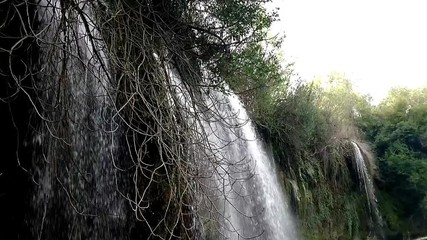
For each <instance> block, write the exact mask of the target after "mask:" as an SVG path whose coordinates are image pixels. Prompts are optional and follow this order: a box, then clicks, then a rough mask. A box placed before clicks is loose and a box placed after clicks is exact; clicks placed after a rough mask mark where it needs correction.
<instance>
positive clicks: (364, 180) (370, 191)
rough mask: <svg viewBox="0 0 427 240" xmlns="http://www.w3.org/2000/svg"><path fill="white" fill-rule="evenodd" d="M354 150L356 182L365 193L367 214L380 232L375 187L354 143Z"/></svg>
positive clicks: (379, 216)
mask: <svg viewBox="0 0 427 240" xmlns="http://www.w3.org/2000/svg"><path fill="white" fill-rule="evenodd" d="M351 144H352V145H353V148H354V158H355V161H356V170H357V174H358V180H359V183H360V188H361V189H362V190H363V191H364V192H365V195H366V200H367V202H366V205H367V206H368V210H369V214H370V215H371V218H372V220H373V223H374V224H375V225H376V226H375V227H377V228H378V230H379V231H381V228H382V217H381V214H380V212H379V209H378V204H377V202H378V200H377V197H376V196H375V187H374V184H373V182H372V179H371V175H370V173H369V171H368V168H367V166H366V163H365V158H364V157H363V154H362V151H361V149H360V147H359V145H358V144H357V143H355V142H351Z"/></svg>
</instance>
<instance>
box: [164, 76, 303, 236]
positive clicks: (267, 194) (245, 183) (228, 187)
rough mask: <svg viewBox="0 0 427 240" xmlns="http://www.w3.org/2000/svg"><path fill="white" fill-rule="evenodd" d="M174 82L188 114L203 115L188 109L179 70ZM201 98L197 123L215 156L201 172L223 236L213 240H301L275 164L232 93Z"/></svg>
mask: <svg viewBox="0 0 427 240" xmlns="http://www.w3.org/2000/svg"><path fill="white" fill-rule="evenodd" d="M169 76H170V78H171V82H172V84H174V85H175V86H176V90H175V91H176V93H177V94H178V95H179V98H180V102H181V104H182V105H183V106H184V107H186V108H189V109H188V110H187V111H188V112H191V113H194V112H198V111H200V109H195V107H193V106H192V105H191V106H189V105H188V103H189V102H191V98H190V96H189V94H188V93H187V92H186V91H185V90H182V89H183V87H182V86H183V83H182V82H181V80H180V78H179V76H178V74H177V73H176V71H175V70H174V69H170V71H169ZM202 95H203V96H202V98H203V99H204V106H205V107H207V110H205V111H203V114H201V115H200V116H199V118H198V119H196V121H197V120H199V124H198V127H199V128H200V129H199V131H203V132H204V134H205V135H206V136H207V138H206V139H205V141H206V145H207V146H209V147H208V148H209V152H210V154H209V152H208V156H207V157H206V158H205V159H204V160H203V163H202V164H201V167H200V168H202V169H203V170H205V171H207V172H208V173H205V174H208V175H209V174H210V177H209V180H208V182H209V181H210V182H209V183H207V186H209V189H208V190H207V191H211V192H213V193H212V196H214V197H212V198H210V199H209V202H211V201H214V202H215V205H216V209H217V211H218V214H219V216H220V217H219V219H218V223H217V224H218V225H220V226H219V227H217V228H219V229H220V230H219V232H220V234H219V235H216V236H215V237H212V236H210V237H209V236H208V239H211V238H218V239H248V238H249V239H253V238H255V239H277V240H286V239H297V234H296V230H295V226H294V222H293V219H292V217H291V215H290V213H289V208H288V206H287V202H286V200H285V197H284V195H283V192H282V191H281V186H280V184H279V181H278V179H277V176H276V172H275V167H274V164H273V161H272V159H271V157H270V156H269V155H268V154H267V152H266V151H265V149H264V147H263V143H262V142H261V141H260V140H259V139H258V138H257V136H256V133H255V129H254V127H253V125H252V122H251V121H250V119H249V117H248V115H247V112H246V110H245V108H244V107H243V104H242V103H241V102H240V100H239V99H238V97H237V96H236V95H235V94H233V93H228V94H224V93H222V92H218V91H215V90H213V91H209V92H208V93H204V94H202ZM196 108H197V107H196ZM190 119H191V121H193V122H194V121H195V119H192V117H190ZM207 231H209V230H207ZM207 234H208V235H209V233H207Z"/></svg>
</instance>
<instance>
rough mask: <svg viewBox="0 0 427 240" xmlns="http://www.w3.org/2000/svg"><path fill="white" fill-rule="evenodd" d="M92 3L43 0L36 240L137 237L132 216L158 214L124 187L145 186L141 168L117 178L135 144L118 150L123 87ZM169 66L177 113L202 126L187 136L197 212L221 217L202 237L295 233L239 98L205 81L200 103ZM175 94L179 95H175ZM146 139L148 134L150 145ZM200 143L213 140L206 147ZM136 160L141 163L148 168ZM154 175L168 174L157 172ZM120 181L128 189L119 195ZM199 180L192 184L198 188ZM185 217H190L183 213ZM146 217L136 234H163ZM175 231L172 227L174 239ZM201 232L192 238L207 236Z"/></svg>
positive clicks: (269, 162)
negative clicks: (116, 77)
mask: <svg viewBox="0 0 427 240" xmlns="http://www.w3.org/2000/svg"><path fill="white" fill-rule="evenodd" d="M73 4H74V5H73ZM93 4H96V2H90V1H80V2H78V3H77V2H76V3H74V2H67V1H61V0H41V1H39V2H38V10H37V14H38V15H37V16H38V20H39V21H40V32H39V33H37V37H38V38H39V39H38V40H39V46H40V62H39V64H40V71H39V72H38V74H37V77H38V78H39V79H40V81H38V82H36V83H35V86H36V88H37V91H38V94H39V95H38V101H39V103H38V104H36V105H35V107H36V112H37V114H38V115H39V117H40V118H41V119H42V120H43V121H42V124H41V126H40V127H39V129H37V134H36V135H35V136H34V138H33V144H34V145H35V146H36V148H37V151H36V152H35V153H34V155H35V157H34V162H35V163H34V166H35V167H34V168H35V169H34V171H35V174H34V181H35V182H36V187H35V191H34V194H33V198H32V199H31V201H32V205H33V208H34V211H35V214H36V216H34V218H33V220H32V222H31V223H30V225H31V228H32V229H33V230H32V231H33V234H34V235H35V236H37V237H38V239H58V238H61V239H62V238H63V239H128V238H132V237H135V236H134V235H132V236H131V235H130V233H129V229H132V230H134V229H135V228H137V227H138V226H141V225H137V224H134V225H131V226H129V224H133V220H131V218H132V219H133V218H135V216H129V213H133V214H135V215H136V217H140V216H143V217H144V214H147V215H148V214H151V215H150V216H151V217H152V218H155V217H153V215H155V213H156V211H157V209H153V210H150V209H149V207H152V206H153V205H154V206H156V205H155V204H152V202H151V199H146V198H144V197H141V199H139V198H138V197H139V196H137V200H138V201H136V200H135V201H133V200H132V199H131V197H129V196H128V195H129V192H132V191H129V192H126V191H127V190H128V189H126V188H135V189H132V190H133V191H135V192H137V191H139V189H138V188H139V187H140V186H137V184H140V183H141V182H142V180H140V181H137V177H138V176H135V175H136V173H135V175H133V176H132V175H131V176H130V177H129V175H126V177H128V179H126V180H123V181H122V182H121V179H118V178H119V177H117V176H118V175H120V172H123V171H124V170H122V169H120V168H119V167H117V166H116V161H118V160H120V161H124V160H123V159H121V158H120V157H123V156H122V155H120V154H122V152H121V151H122V149H121V148H126V147H127V146H120V144H121V141H120V140H119V139H120V137H121V136H120V134H123V133H122V132H121V129H120V126H119V124H118V123H116V122H115V120H116V118H117V115H118V112H119V111H121V109H116V108H115V104H116V101H117V99H115V94H116V92H115V91H118V90H117V89H116V87H117V86H115V85H114V83H113V80H112V73H111V69H110V66H109V62H108V57H107V51H106V44H105V42H104V41H103V39H102V35H101V34H100V32H99V31H98V30H97V28H96V23H95V20H94V18H95V17H94V16H95V13H94V9H95V8H94V6H93ZM95 7H96V6H95ZM141 65H142V63H141ZM165 70H166V72H168V74H167V75H168V76H169V77H170V79H171V80H172V81H171V83H170V84H171V85H174V86H175V88H174V90H173V91H175V96H172V95H173V93H172V92H171V93H169V95H168V97H167V98H169V104H170V105H171V106H172V108H170V109H173V110H172V111H175V110H176V109H178V111H179V110H181V111H183V112H182V113H181V114H182V115H185V114H187V121H188V122H187V124H188V125H189V126H193V127H194V129H193V130H195V131H196V132H198V134H196V136H193V137H194V139H185V140H183V142H185V141H188V142H190V143H194V145H192V146H195V147H193V148H191V146H190V147H189V148H190V150H191V151H192V154H189V156H192V157H193V158H194V159H192V160H191V161H189V162H191V163H194V164H195V165H196V168H197V170H198V171H199V172H200V175H197V176H196V177H194V178H191V177H188V179H185V180H186V181H187V180H194V181H197V182H198V184H200V185H203V186H202V187H200V189H201V191H200V192H198V193H196V194H200V196H199V197H200V199H202V200H201V202H203V206H198V205H197V203H198V202H197V201H195V202H194V205H193V206H191V207H190V209H192V210H193V211H195V212H196V213H197V214H199V213H200V214H201V215H203V217H208V218H209V220H208V221H210V220H213V221H215V223H214V224H213V225H212V226H213V229H215V230H216V231H209V229H208V228H209V226H208V225H207V224H204V225H203V224H200V225H202V227H200V228H202V229H204V230H200V231H201V232H205V233H206V234H205V236H204V237H205V238H209V239H210V238H211V236H212V235H210V236H209V234H215V235H216V237H215V238H216V239H246V238H257V239H276V240H279V239H280V240H286V239H296V238H297V236H296V231H295V226H294V223H293V220H292V217H291V214H290V213H289V207H288V205H287V202H286V199H285V196H284V194H283V192H282V191H281V185H280V183H279V180H278V178H277V175H276V170H275V166H274V163H273V159H272V158H271V156H270V155H269V154H268V153H267V151H266V150H265V148H264V147H263V143H262V141H261V140H259V139H258V137H257V135H256V132H255V129H254V126H253V124H252V122H251V121H250V119H249V117H248V114H247V113H246V110H245V109H244V107H243V104H242V103H241V102H240V100H239V99H238V97H237V96H236V95H234V94H232V93H229V94H224V93H222V92H219V91H216V90H212V89H211V90H210V93H208V90H206V89H203V87H200V88H201V89H202V92H203V93H202V94H201V95H200V96H199V98H198V99H199V100H200V101H201V103H202V104H199V103H197V102H196V101H197V100H196V99H194V98H190V94H189V91H186V90H184V89H185V84H183V82H182V81H181V79H180V75H179V74H178V73H177V71H175V70H174V69H173V66H172V65H171V66H170V67H167V68H165ZM165 77H167V76H165ZM138 80H139V79H138ZM172 88H173V87H172ZM166 95H167V94H166ZM132 96H133V95H132ZM174 97H177V98H178V101H173V98H174ZM165 102H167V101H165ZM126 104H127V103H126ZM165 104H166V103H165ZM178 104H180V106H179V105H178ZM174 105H175V106H174ZM199 105H200V107H199ZM123 107H124V106H123ZM141 111H144V109H142V110H141ZM123 121H125V120H123ZM154 124H161V122H160V121H159V122H156V123H154ZM177 124H185V123H177ZM160 127H163V126H160ZM129 128H131V127H129ZM133 140H135V139H133ZM148 141H150V140H147V141H145V140H144V144H146V143H147V142H148ZM196 142H197V144H196ZM134 144H137V143H134ZM190 145H191V144H190ZM197 146H205V149H204V150H205V151H202V150H201V149H199V148H197ZM132 147H133V146H132ZM138 147H139V146H138ZM144 147H146V146H141V148H142V149H143V150H141V151H146V152H149V151H150V150H151V149H148V150H147V149H144ZM135 148H136V147H135ZM138 151H139V149H138ZM138 153H140V152H138ZM126 154H128V155H126ZM126 154H123V155H125V157H129V158H132V156H129V155H131V154H132V153H126ZM172 154H173V153H172ZM160 157H163V156H160ZM178 159H180V158H178ZM133 160H134V159H132V161H133ZM154 160H157V159H154ZM138 161H140V160H139V159H138V160H137V161H135V162H134V166H138V167H141V166H139V165H138V164H141V163H140V162H138ZM173 163H175V162H173ZM143 164H145V163H143ZM168 164H170V163H169V162H168ZM170 165H172V164H170ZM153 166H154V165H153ZM144 167H147V169H148V168H149V167H151V165H150V164H149V163H147V164H146V166H144ZM154 167H155V166H154ZM154 167H153V168H154ZM176 167H177V168H178V167H181V166H176ZM141 168H142V167H141ZM165 168H166V167H165ZM189 168H190V167H189ZM157 169H160V167H156V170H157ZM148 170H149V171H150V169H148ZM141 172H142V171H141ZM151 172H152V175H154V174H157V175H159V176H160V175H161V174H158V173H156V172H155V170H153V171H151ZM142 173H144V172H142ZM166 177H169V176H166ZM166 177H165V178H166ZM148 179H149V181H150V182H149V183H148V186H147V187H146V188H144V187H141V188H144V191H143V194H142V195H143V196H146V193H147V195H149V194H153V192H154V191H155V190H158V188H154V189H155V190H153V191H152V192H149V191H146V190H147V189H148V188H149V187H150V184H152V182H155V181H154V180H153V179H154V177H153V176H151V178H148ZM120 184H123V185H124V186H122V187H123V188H125V189H124V190H125V191H123V192H121V191H120V190H122V189H119V188H120V186H119V185H120ZM153 184H154V183H153ZM192 184H193V183H190V184H189V185H190V186H191V187H192ZM194 185H195V183H194ZM159 188H160V187H159ZM124 192H126V193H127V194H128V195H125V194H124ZM169 194H170V195H172V194H173V192H172V191H170V193H169ZM189 194H193V193H189ZM156 197H157V196H156ZM174 197H177V196H174ZM179 197H182V196H179ZM170 199H172V197H171V198H170ZM170 199H168V200H170ZM209 203H212V204H211V205H210V204H209ZM168 204H170V202H169V203H168ZM129 205H130V206H129ZM142 205H143V206H142ZM141 206H142V207H141ZM157 207H159V208H162V207H163V206H157ZM130 208H131V210H129V209H130ZM165 208H169V206H166V207H165ZM147 209H148V210H147ZM199 209H201V210H200V211H199ZM212 209H215V210H212ZM144 211H146V212H144ZM158 211H161V210H158ZM138 214H140V215H138ZM180 214H182V215H185V214H187V213H182V212H181V213H180ZM191 214H192V213H189V214H187V215H191ZM164 216H167V215H166V214H165V215H164ZM191 216H192V215H191ZM177 219H178V220H180V221H181V220H182V219H180V217H179V216H178V218H177ZM139 220H140V221H141V222H144V221H145V222H144V224H147V225H148V228H147V229H143V230H137V231H136V232H138V231H144V230H147V231H150V232H149V233H147V236H149V237H157V236H158V235H156V234H157V233H155V231H156V230H157V229H156V228H161V227H163V226H161V225H160V223H159V224H157V223H156V224H157V225H156V226H154V227H155V228H151V226H150V224H149V223H148V220H147V219H145V218H144V219H142V220H141V219H139ZM178 220H177V221H176V223H175V226H173V227H176V225H177V223H178ZM187 220H188V219H184V220H182V221H187ZM135 221H136V220H135ZM193 221H194V224H193V225H198V223H196V222H197V221H199V220H198V219H196V217H194V219H193ZM165 225H166V223H165ZM189 225H190V224H189ZM144 226H145V225H144ZM184 227H186V226H184ZM177 228H179V227H177ZM195 228H197V229H198V227H195ZM174 230H175V229H173V231H171V230H170V229H165V230H164V231H165V232H167V231H170V232H168V234H171V236H175V232H174ZM212 232H216V233H212ZM197 234H198V233H196V234H195V235H194V236H199V235H197ZM200 238H202V237H201V236H200Z"/></svg>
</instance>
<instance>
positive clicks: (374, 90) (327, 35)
mask: <svg viewBox="0 0 427 240" xmlns="http://www.w3.org/2000/svg"><path fill="white" fill-rule="evenodd" d="M273 5H274V6H277V7H280V11H279V14H280V19H281V21H280V23H278V24H276V25H274V26H273V32H284V33H285V35H286V38H285V41H284V44H283V51H284V56H285V59H286V60H287V61H293V62H295V64H296V65H295V69H296V71H297V72H298V73H299V74H300V76H301V77H302V78H303V79H306V80H312V79H313V77H314V76H326V75H328V74H329V73H330V72H332V71H339V72H344V73H346V75H347V76H348V77H349V78H350V79H352V80H353V82H354V85H355V87H356V89H358V90H359V91H360V92H362V93H368V94H370V95H371V96H372V97H373V98H374V102H378V101H379V100H381V99H382V98H384V97H385V96H386V94H387V92H388V90H389V89H390V87H392V86H407V87H421V86H424V85H426V84H427V1H425V0H406V1H403V0H357V1H356V0H353V1H350V0H322V1H319V0H274V2H273Z"/></svg>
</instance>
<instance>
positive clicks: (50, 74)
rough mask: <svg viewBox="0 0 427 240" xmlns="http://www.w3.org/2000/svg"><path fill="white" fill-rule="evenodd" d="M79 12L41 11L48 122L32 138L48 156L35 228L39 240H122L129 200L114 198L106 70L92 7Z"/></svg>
mask: <svg viewBox="0 0 427 240" xmlns="http://www.w3.org/2000/svg"><path fill="white" fill-rule="evenodd" d="M76 4H78V5H77V7H76V8H71V7H69V6H67V4H66V3H65V1H59V0H42V1H40V2H39V3H38V16H39V20H40V29H41V31H40V33H39V36H40V39H41V44H40V64H41V69H42V70H41V71H40V73H39V78H40V79H41V81H40V82H39V83H38V86H37V87H38V89H39V90H40V92H41V93H42V94H41V95H40V99H41V108H42V109H43V114H45V116H43V120H44V121H45V122H44V124H43V126H42V127H41V129H40V134H38V135H36V136H35V137H34V143H35V145H38V146H39V148H40V149H42V150H41V152H42V154H39V155H38V157H37V158H38V159H36V161H38V162H39V163H38V164H37V167H36V172H37V173H36V176H37V177H38V182H39V184H38V187H37V188H36V193H35V195H34V197H33V201H34V205H35V206H34V208H35V209H36V212H37V214H41V215H42V216H40V217H38V218H36V221H35V222H34V223H33V228H34V232H35V234H36V235H37V236H38V237H39V239H44V238H48V239H49V238H61V237H62V236H64V234H66V235H67V237H68V238H70V239H80V238H84V239H114V237H113V236H116V237H117V236H120V234H119V233H117V232H114V231H115V230H114V229H118V228H120V224H121V223H124V221H118V220H119V219H120V218H122V217H123V216H124V212H123V205H124V200H123V199H122V198H121V197H119V193H118V192H117V191H116V190H117V189H116V185H115V184H116V182H115V181H116V178H115V173H116V169H115V168H114V167H113V164H112V159H113V156H114V154H116V151H117V149H116V145H115V144H116V143H115V142H116V139H115V134H113V131H112V129H113V127H112V124H113V122H112V111H111V110H112V108H113V103H112V101H111V100H110V96H109V91H110V90H111V86H110V83H109V80H108V79H109V78H110V77H109V72H108V62H107V61H106V58H105V54H104V49H105V45H104V43H103V41H102V39H101V36H100V33H99V32H98V31H97V30H96V29H95V23H94V22H93V21H92V19H93V12H92V7H91V6H89V3H88V2H79V3H76ZM76 9H79V11H77V10H76ZM59 209H60V211H58V210H59ZM64 219H65V220H64ZM40 220H41V221H40ZM121 220H123V219H121ZM63 221H65V222H63ZM119 238H120V237H119Z"/></svg>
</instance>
